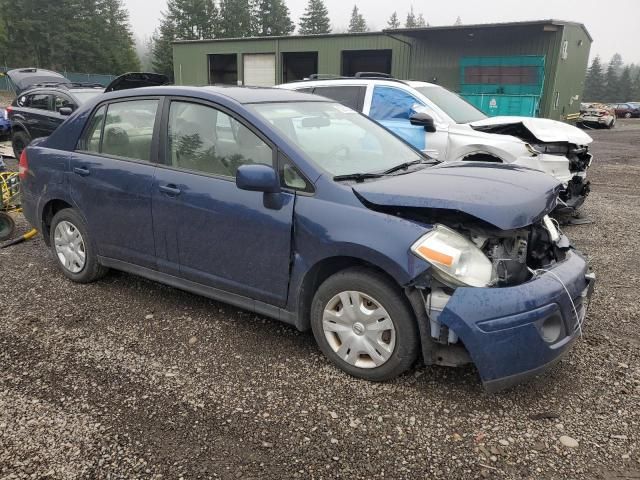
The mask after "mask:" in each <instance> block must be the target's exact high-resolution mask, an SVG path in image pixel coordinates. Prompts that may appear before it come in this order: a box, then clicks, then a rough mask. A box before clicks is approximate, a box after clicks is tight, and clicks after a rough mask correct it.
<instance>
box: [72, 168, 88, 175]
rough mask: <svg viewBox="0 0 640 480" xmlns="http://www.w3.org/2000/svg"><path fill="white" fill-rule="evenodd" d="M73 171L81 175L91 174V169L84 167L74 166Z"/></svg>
mask: <svg viewBox="0 0 640 480" xmlns="http://www.w3.org/2000/svg"><path fill="white" fill-rule="evenodd" d="M73 173H75V174H76V175H80V176H81V177H88V176H89V175H91V172H90V171H89V169H88V168H84V167H74V169H73Z"/></svg>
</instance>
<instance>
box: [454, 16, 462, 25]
mask: <svg viewBox="0 0 640 480" xmlns="http://www.w3.org/2000/svg"><path fill="white" fill-rule="evenodd" d="M453 24H454V25H455V26H456V27H459V26H460V25H462V19H461V18H460V15H458V18H456V21H455V22H454V23H453Z"/></svg>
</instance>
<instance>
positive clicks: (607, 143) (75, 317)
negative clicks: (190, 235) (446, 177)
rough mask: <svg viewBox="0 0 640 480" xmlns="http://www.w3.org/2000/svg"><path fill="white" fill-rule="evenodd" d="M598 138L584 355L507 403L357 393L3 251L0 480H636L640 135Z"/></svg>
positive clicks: (449, 373)
mask: <svg viewBox="0 0 640 480" xmlns="http://www.w3.org/2000/svg"><path fill="white" fill-rule="evenodd" d="M593 136H594V137H595V139H596V141H595V143H594V146H593V152H594V154H595V158H596V160H595V162H594V165H593V167H592V170H591V174H590V175H591V180H592V182H593V193H592V195H591V197H589V199H588V202H587V205H586V207H585V212H586V214H587V215H588V216H589V217H590V218H592V219H593V221H594V223H593V224H591V225H586V226H574V227H570V228H567V230H568V233H569V235H570V237H571V238H572V239H573V240H574V241H575V243H576V244H577V245H578V247H579V248H580V249H582V250H583V251H585V252H586V253H587V254H588V255H589V257H590V259H591V263H592V265H593V269H594V271H595V272H596V274H597V276H598V285H597V287H596V293H595V295H594V298H593V302H592V305H591V310H590V312H589V317H588V322H587V325H586V327H585V336H584V339H583V340H582V341H580V342H579V343H578V344H577V346H576V348H575V349H574V350H573V351H572V352H571V353H570V355H568V356H567V357H566V359H565V360H563V361H562V362H561V363H560V364H559V365H558V366H557V367H555V368H554V369H553V370H552V371H550V372H549V373H548V374H547V375H545V376H544V377H543V378H541V379H538V380H536V381H534V382H533V383H530V384H527V385H522V386H519V387H516V388H514V389H512V390H509V391H507V392H503V393H501V394H498V395H489V394H486V393H484V392H483V390H482V388H481V386H480V383H479V381H478V378H477V374H476V372H475V370H474V369H473V368H463V369H456V370H454V369H446V368H418V369H415V370H413V371H412V372H410V373H409V374H407V375H405V376H403V377H402V378H399V379H397V380H395V381H393V382H389V383H385V384H373V383H366V382H364V381H359V380H356V379H353V378H350V377H348V376H346V375H344V374H342V373H340V372H339V371H337V370H336V369H335V368H334V367H332V366H331V365H329V363H328V362H327V361H326V360H325V359H324V358H323V357H322V356H321V355H320V353H319V352H318V351H317V349H316V347H315V346H314V341H313V338H312V336H311V334H310V333H299V332H297V331H295V330H294V329H293V328H290V327H288V326H285V325H283V324H279V323H277V322H274V321H271V320H268V319H265V318H262V317H257V316H255V315H254V314H250V313H247V312H243V311H240V310H237V309H235V308H231V307H229V306H226V305H223V304H219V303H216V302H213V301H209V300H207V299H203V298H200V297H197V296H194V295H191V294H188V293H185V292H181V291H179V290H175V289H172V288H168V287H164V286H162V285H159V284H156V283H153V282H149V281H146V280H143V279H140V278H137V277H134V276H130V275H126V274H122V273H116V272H114V273H111V274H110V275H109V276H107V277H106V278H105V279H104V280H102V281H100V282H98V283H95V284H92V285H86V286H81V285H75V284H72V283H70V282H69V281H67V280H65V278H64V277H63V276H62V275H61V274H60V273H59V272H58V271H56V267H55V265H54V263H53V260H52V258H51V256H50V255H49V252H48V251H47V250H46V248H45V246H44V243H43V241H42V240H41V239H40V238H37V239H35V240H33V241H30V242H28V243H25V244H22V245H18V246H15V247H13V248H11V249H6V250H0V292H2V297H0V312H1V313H0V366H1V374H0V479H12V478H60V479H68V478H161V477H163V478H185V479H187V478H224V479H227V478H243V479H251V478H253V479H258V478H259V479H280V478H314V479H321V478H366V479H369V478H394V479H395V478H429V479H439V478H442V479H466V478H496V479H502V478H508V479H529V478H530V479H619V478H635V479H637V478H640V448H639V438H638V437H639V434H640V413H639V412H640V360H639V356H638V351H639V347H640V334H639V333H638V324H639V323H640V307H639V304H638V300H637V299H638V295H637V290H638V286H639V283H640V282H639V278H640V273H638V272H639V270H640V255H639V251H640V249H639V248H638V243H637V242H638V238H637V233H638V225H639V224H640V187H639V185H640V160H639V159H638V151H639V149H640V121H625V122H620V125H619V127H617V128H616V129H615V130H613V131H594V132H593ZM19 227H20V229H21V231H25V230H26V229H27V226H26V224H25V222H24V221H23V220H19ZM563 436H566V437H569V439H567V438H562V441H561V437H563ZM572 439H573V440H575V441H576V442H577V446H575V445H574V446H573V447H570V446H566V445H565V444H571V443H572V442H571V440H572ZM563 442H564V443H563Z"/></svg>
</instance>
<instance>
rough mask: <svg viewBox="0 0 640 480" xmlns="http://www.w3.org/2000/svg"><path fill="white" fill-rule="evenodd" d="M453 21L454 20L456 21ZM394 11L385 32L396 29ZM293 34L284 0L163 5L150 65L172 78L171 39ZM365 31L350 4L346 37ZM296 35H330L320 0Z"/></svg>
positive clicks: (413, 22)
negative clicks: (349, 17)
mask: <svg viewBox="0 0 640 480" xmlns="http://www.w3.org/2000/svg"><path fill="white" fill-rule="evenodd" d="M458 21H459V18H458ZM427 25H428V24H427V22H426V20H425V19H424V16H423V15H422V14H421V13H419V14H417V15H416V14H415V13H414V11H413V7H412V8H411V10H410V11H409V13H408V14H407V17H406V19H405V22H404V26H405V27H406V28H416V27H422V26H427ZM402 26H403V25H402V24H401V22H400V19H399V17H398V13H397V12H394V13H393V14H392V15H391V17H390V18H389V21H388V22H387V28H400V27H402ZM295 29H296V24H295V23H294V22H293V21H292V20H291V15H290V12H289V8H288V7H287V5H286V3H285V0H219V1H217V2H216V1H214V0H168V3H167V9H166V10H165V11H164V12H163V14H162V19H161V22H160V26H159V27H158V29H157V30H156V32H155V34H154V36H153V38H152V40H151V51H152V65H153V69H154V70H155V71H157V72H159V73H164V74H166V75H169V76H172V75H173V49H172V43H173V42H174V41H176V40H202V39H209V38H243V37H254V36H261V37H267V36H274V35H290V34H292V33H293V32H294V30H295ZM367 31H369V26H368V25H367V22H366V20H365V18H364V16H363V15H362V14H361V13H360V10H359V9H358V6H357V5H354V7H353V11H352V14H351V19H350V22H349V29H348V32H350V33H358V32H367ZM297 33H298V34H300V35H318V34H327V33H331V21H330V19H329V11H328V10H327V7H326V5H325V4H324V1H323V0H308V4H307V6H306V9H305V12H304V14H303V15H302V17H301V18H300V20H299V22H298V31H297Z"/></svg>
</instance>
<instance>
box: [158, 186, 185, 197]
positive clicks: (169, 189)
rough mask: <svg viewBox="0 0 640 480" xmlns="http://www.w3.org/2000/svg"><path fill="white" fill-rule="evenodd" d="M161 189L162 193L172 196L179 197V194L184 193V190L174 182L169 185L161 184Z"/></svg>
mask: <svg viewBox="0 0 640 480" xmlns="http://www.w3.org/2000/svg"><path fill="white" fill-rule="evenodd" d="M159 188H160V191H161V192H162V193H166V194H167V195H169V196H171V197H177V196H178V195H180V194H181V193H182V190H180V189H179V188H178V187H176V186H175V185H173V184H169V185H160V187H159Z"/></svg>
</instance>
